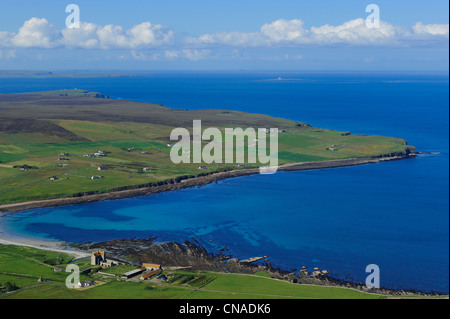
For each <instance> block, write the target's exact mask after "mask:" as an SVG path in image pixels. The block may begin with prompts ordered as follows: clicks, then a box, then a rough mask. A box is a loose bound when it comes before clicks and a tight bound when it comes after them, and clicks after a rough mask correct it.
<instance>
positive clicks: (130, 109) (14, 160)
mask: <svg viewBox="0 0 450 319" xmlns="http://www.w3.org/2000/svg"><path fill="white" fill-rule="evenodd" d="M0 106H1V110H0V112H1V117H0V211H3V212H14V211H20V210H25V209H30V208H37V207H48V206H58V205H66V204H77V203H84V202H90V201H102V200H111V199H117V198H125V197H134V196H144V195H150V194H153V193H158V192H163V191H170V190H176V189H182V188H187V187H194V186H201V185H205V184H209V183H212V182H215V181H218V180H223V179H226V178H232V177H238V176H245V175H251V174H255V173H257V172H258V168H259V167H261V166H264V165H263V163H260V162H256V163H248V162H246V163H235V164H226V163H210V164H206V163H203V162H201V163H192V162H189V163H179V164H174V163H173V162H172V161H171V158H170V153H171V148H172V146H173V144H174V143H175V141H172V140H171V139H170V135H171V132H172V130H173V129H174V128H179V127H181V128H186V129H189V128H190V127H191V126H192V123H193V121H194V120H196V119H197V120H198V119H200V120H201V121H202V124H203V125H204V126H205V127H215V128H218V129H219V130H221V131H222V132H224V131H225V129H226V128H266V130H268V131H270V130H271V128H277V129H278V131H279V132H280V133H279V135H278V148H279V150H278V167H279V170H280V171H292V170H306V169H320V168H333V167H340V166H349V165H360V164H367V163H376V162H380V161H385V160H396V159H403V158H409V157H411V156H414V155H415V152H416V149H415V147H414V146H409V145H408V143H407V142H406V141H405V140H404V139H401V138H394V137H385V136H375V135H374V136H366V135H358V134H352V133H351V132H348V131H336V130H332V129H323V128H317V127H314V126H312V125H310V124H307V123H303V122H299V121H293V120H287V119H282V118H277V117H272V116H268V115H262V114H252V113H246V112H238V111H229V110H221V109H204V110H194V111H188V110H185V109H173V108H170V107H166V106H163V105H160V104H151V103H140V102H133V101H128V100H116V99H110V98H108V97H107V96H105V95H104V94H102V93H99V92H91V91H86V90H80V89H67V90H59V91H48V92H32V93H22V94H3V95H0ZM269 135H270V133H269ZM206 142H207V141H202V143H203V144H206ZM248 142H249V143H248V144H249V145H248V148H250V147H257V145H258V144H259V141H258V140H255V141H248ZM245 153H246V154H245V155H248V154H247V153H248V149H246V150H245Z"/></svg>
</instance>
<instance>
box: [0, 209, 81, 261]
mask: <svg viewBox="0 0 450 319" xmlns="http://www.w3.org/2000/svg"><path fill="white" fill-rule="evenodd" d="M0 244H2V245H16V246H25V247H32V248H37V249H43V250H50V251H54V252H60V253H64V254H68V255H72V256H74V259H75V258H83V257H88V256H89V254H88V253H86V252H85V251H81V250H76V249H73V248H71V247H68V246H67V243H64V242H58V241H50V240H48V241H46V240H42V239H39V240H38V239H34V238H28V237H18V236H17V235H12V234H9V233H8V232H7V231H6V230H5V229H4V228H3V227H2V224H1V217H0Z"/></svg>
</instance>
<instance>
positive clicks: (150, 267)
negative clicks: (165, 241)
mask: <svg viewBox="0 0 450 319" xmlns="http://www.w3.org/2000/svg"><path fill="white" fill-rule="evenodd" d="M142 267H144V268H145V269H146V270H159V269H161V265H158V264H148V263H143V264H142Z"/></svg>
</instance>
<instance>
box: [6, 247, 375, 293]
mask: <svg viewBox="0 0 450 319" xmlns="http://www.w3.org/2000/svg"><path fill="white" fill-rule="evenodd" d="M71 260H72V257H71V256H69V255H66V254H61V253H56V252H51V251H45V250H39V249H35V248H28V247H20V246H13V245H1V244H0V287H2V285H5V283H6V282H10V283H14V284H15V285H16V286H17V287H18V288H19V289H18V290H15V291H12V292H5V291H4V290H0V298H7V299H8V298H12V299H30V298H32V299H72V298H75V299H100V298H101V299H108V298H127V299H143V298H148V299H180V298H183V299H222V298H225V299H241V298H245V299H273V298H275V299H279V298H333V299H337V298H346V299H360V298H363V299H379V298H382V296H380V295H376V294H367V293H362V292H359V291H355V290H351V289H344V288H333V287H319V286H308V285H299V284H291V283H289V282H287V281H281V280H275V279H272V278H271V275H270V274H268V273H265V272H260V273H257V274H255V275H241V274H223V273H214V272H207V271H195V272H194V271H181V270H177V271H164V274H165V275H166V276H167V277H168V278H169V280H168V281H167V282H160V281H156V280H154V279H153V280H146V281H139V280H137V281H118V280H117V279H116V278H115V277H114V276H105V275H103V274H101V273H97V272H91V273H90V274H89V277H87V276H86V275H82V276H81V280H87V279H90V280H94V282H95V283H96V284H95V286H94V287H91V288H83V289H69V288H66V286H65V279H66V276H67V275H68V273H66V272H65V268H66V265H67V264H68V263H69V262H70V261H71ZM89 261H90V259H82V260H79V261H77V262H76V264H78V265H79V267H80V270H84V269H87V268H88V267H90V265H89ZM55 268H56V269H62V270H63V271H58V272H55V270H54V269H55ZM134 268H136V267H133V266H130V265H123V266H116V267H112V268H105V269H100V271H101V272H107V273H111V274H114V275H117V276H119V275H120V274H122V273H124V272H127V271H129V270H131V269H134ZM39 279H40V281H38V280H39Z"/></svg>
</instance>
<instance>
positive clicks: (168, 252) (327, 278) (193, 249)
mask: <svg viewBox="0 0 450 319" xmlns="http://www.w3.org/2000/svg"><path fill="white" fill-rule="evenodd" d="M194 241H195V240H191V241H185V242H184V243H182V244H180V243H177V242H166V243H160V242H158V241H157V240H156V239H155V238H148V239H122V240H112V241H108V242H103V243H86V244H80V245H76V247H77V248H78V249H82V250H85V251H91V250H95V249H102V250H105V251H107V252H108V254H110V255H111V256H113V257H115V258H117V259H120V260H126V261H127V262H130V263H132V264H136V265H140V264H142V263H145V262H150V261H151V262H152V263H158V264H161V265H162V266H163V268H164V269H166V270H175V269H186V270H192V271H197V270H203V271H213V272H221V273H241V274H256V273H258V272H261V271H265V272H267V273H269V274H270V275H271V276H272V278H275V279H279V280H286V281H289V282H291V283H294V284H304V285H305V284H306V285H319V286H333V287H342V288H350V289H356V290H359V291H363V292H367V293H374V294H381V295H385V296H389V297H408V296H409V297H413V296H415V297H418V296H419V297H442V296H443V295H442V294H439V293H425V292H420V291H414V290H395V289H387V288H380V289H373V288H372V289H369V288H367V287H366V286H365V285H364V284H362V283H357V282H350V281H345V280H340V279H336V278H333V277H332V272H330V271H328V270H320V269H319V268H314V269H313V270H312V271H310V270H308V268H307V267H305V266H303V267H301V269H300V270H299V271H298V272H297V273H295V272H292V271H286V270H283V269H279V268H277V267H275V266H273V265H272V264H271V263H270V262H268V261H267V257H268V256H264V257H251V258H248V259H245V260H239V259H237V258H233V256H231V255H226V254H224V253H223V252H219V253H217V254H215V253H211V252H208V251H207V250H206V249H205V248H204V247H202V246H201V245H200V244H199V243H196V242H194Z"/></svg>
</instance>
